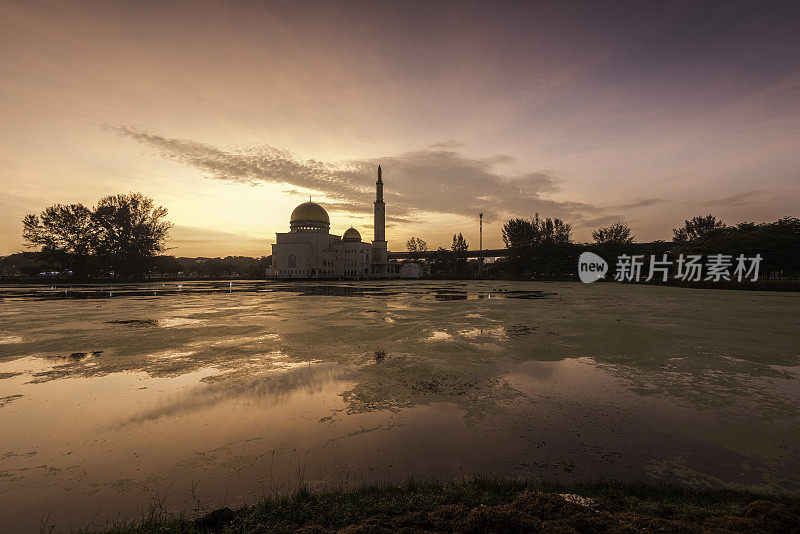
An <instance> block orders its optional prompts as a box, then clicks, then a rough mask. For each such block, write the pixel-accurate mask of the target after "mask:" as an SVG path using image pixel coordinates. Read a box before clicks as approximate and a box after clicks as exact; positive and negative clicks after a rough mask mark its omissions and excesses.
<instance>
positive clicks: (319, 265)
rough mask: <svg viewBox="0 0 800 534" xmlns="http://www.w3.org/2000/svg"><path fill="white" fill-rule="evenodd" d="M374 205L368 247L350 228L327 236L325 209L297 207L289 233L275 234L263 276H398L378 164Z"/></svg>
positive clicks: (312, 205) (314, 205)
mask: <svg viewBox="0 0 800 534" xmlns="http://www.w3.org/2000/svg"><path fill="white" fill-rule="evenodd" d="M374 204H375V207H374V214H375V225H374V229H375V230H374V231H375V234H374V238H373V240H372V243H371V244H370V243H365V242H363V241H361V234H360V233H359V232H358V230H356V229H355V228H352V227H351V228H348V229H347V230H346V231H345V232H344V234H343V235H342V236H341V237H340V236H338V235H334V234H331V233H330V227H331V221H330V218H329V217H328V212H327V211H325V208H323V207H322V206H320V205H319V204H317V203H315V202H304V203H302V204H300V205H299V206H297V207H296V208H295V209H294V211H293V212H292V216H291V218H290V221H289V232H287V233H279V234H275V244H274V245H272V266H271V267H270V268H269V270H268V272H267V274H268V275H269V276H271V277H274V278H397V277H399V275H400V268H401V265H400V264H399V263H395V262H389V260H388V258H387V254H388V250H387V246H386V204H385V203H384V202H383V179H382V176H381V167H380V165H379V166H378V181H377V183H376V198H375V203H374ZM414 265H415V266H416V264H414ZM408 267H411V265H407V266H406V268H404V269H403V270H404V271H408V270H409V269H408ZM417 276H419V275H417Z"/></svg>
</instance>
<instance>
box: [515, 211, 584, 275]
mask: <svg viewBox="0 0 800 534" xmlns="http://www.w3.org/2000/svg"><path fill="white" fill-rule="evenodd" d="M571 238H572V227H571V226H570V225H569V224H567V223H565V222H564V221H562V220H561V219H558V218H552V219H551V218H549V217H548V218H545V219H542V218H541V217H539V214H538V213H537V214H535V215H534V217H533V218H532V219H519V218H517V219H511V220H509V221H508V222H506V224H504V225H503V242H504V243H505V245H506V248H508V249H509V252H510V254H509V265H510V266H511V270H512V273H513V274H515V275H518V276H519V275H522V274H525V273H529V274H539V275H545V274H548V275H549V274H552V272H553V271H554V270H555V269H560V268H561V267H562V266H563V264H565V262H566V261H567V260H566V259H565V258H566V255H567V254H569V250H568V249H569V245H570V243H571Z"/></svg>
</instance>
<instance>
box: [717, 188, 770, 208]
mask: <svg viewBox="0 0 800 534" xmlns="http://www.w3.org/2000/svg"><path fill="white" fill-rule="evenodd" d="M766 192H767V190H766V189H753V190H750V191H743V192H742V193H737V194H735V195H730V196H727V197H723V198H718V199H715V200H709V201H707V202H702V203H701V205H702V206H720V207H731V206H750V205H751V204H754V203H756V202H758V199H759V197H761V196H762V195H763V194H764V193H766Z"/></svg>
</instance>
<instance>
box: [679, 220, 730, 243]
mask: <svg viewBox="0 0 800 534" xmlns="http://www.w3.org/2000/svg"><path fill="white" fill-rule="evenodd" d="M725 228H726V227H725V223H724V222H722V221H718V220H717V218H716V217H714V216H713V215H706V216H701V215H698V216H697V217H692V218H691V219H686V221H684V224H683V228H673V229H672V233H673V234H674V237H673V238H672V240H673V241H674V242H675V243H687V242H689V241H696V240H698V239H705V238H707V237H710V236H712V235H715V234H717V233H719V232H721V231H722V230H724V229H725Z"/></svg>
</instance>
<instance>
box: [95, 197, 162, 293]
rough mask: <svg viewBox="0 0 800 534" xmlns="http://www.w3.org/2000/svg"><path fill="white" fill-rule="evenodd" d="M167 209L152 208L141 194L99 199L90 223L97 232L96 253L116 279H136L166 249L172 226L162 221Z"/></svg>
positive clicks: (151, 203)
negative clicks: (154, 257) (152, 259)
mask: <svg viewBox="0 0 800 534" xmlns="http://www.w3.org/2000/svg"><path fill="white" fill-rule="evenodd" d="M166 215H167V209H166V208H164V207H161V206H159V207H154V205H153V199H151V198H147V197H145V196H144V195H142V194H141V193H129V194H127V195H111V196H107V197H104V198H102V199H100V201H99V202H98V203H97V207H96V208H95V210H94V213H93V216H92V220H93V222H94V225H95V226H96V230H97V247H96V252H97V255H98V256H99V257H100V259H101V261H102V262H103V264H104V265H105V266H106V267H108V268H110V269H111V270H113V272H114V274H115V276H119V277H122V278H128V277H132V276H134V277H135V276H139V275H141V274H142V273H144V272H145V270H146V269H147V268H148V266H149V265H148V264H149V261H150V259H151V258H152V257H153V256H155V255H156V254H159V253H162V252H164V251H165V250H166V242H167V239H168V238H169V230H170V228H172V223H169V222H167V221H164V220H163V218H164V217H166Z"/></svg>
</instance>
